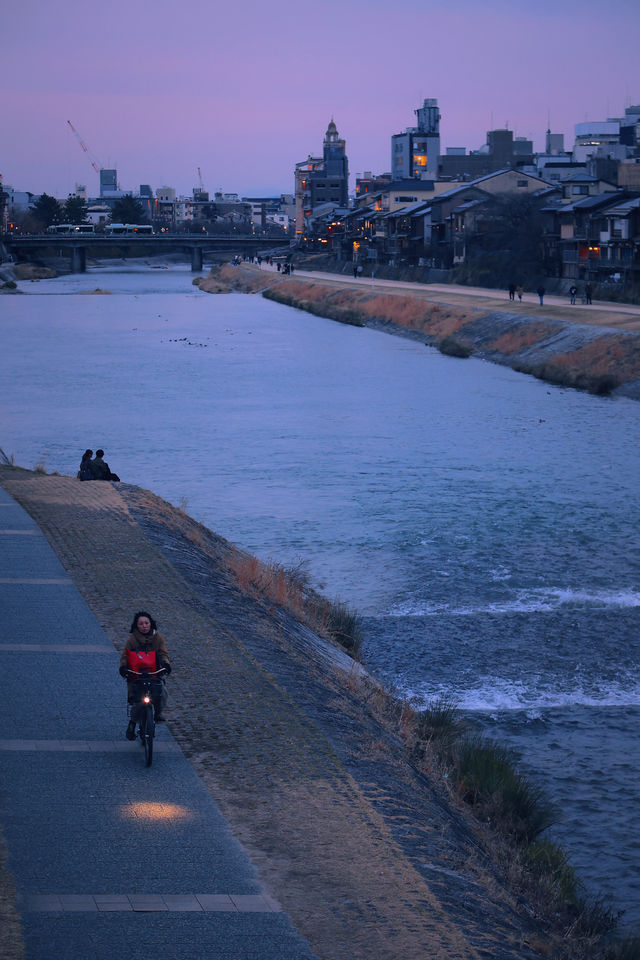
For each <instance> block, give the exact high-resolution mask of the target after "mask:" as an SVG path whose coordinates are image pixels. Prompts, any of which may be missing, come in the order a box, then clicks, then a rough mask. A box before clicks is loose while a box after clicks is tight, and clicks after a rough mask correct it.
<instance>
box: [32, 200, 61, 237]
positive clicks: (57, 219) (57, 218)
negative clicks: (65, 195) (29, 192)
mask: <svg viewBox="0 0 640 960" xmlns="http://www.w3.org/2000/svg"><path fill="white" fill-rule="evenodd" d="M29 209H30V210H31V212H32V213H33V216H34V218H35V219H36V220H37V222H38V225H39V227H40V229H43V230H44V229H46V227H50V226H51V224H52V223H62V207H61V206H60V204H59V203H58V201H57V200H56V198H55V197H50V196H49V194H48V193H42V194H41V195H40V196H39V197H38V199H37V200H36V202H35V203H34V204H32V205H31V207H30V208H29Z"/></svg>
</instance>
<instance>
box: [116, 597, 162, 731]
mask: <svg viewBox="0 0 640 960" xmlns="http://www.w3.org/2000/svg"><path fill="white" fill-rule="evenodd" d="M156 670H164V674H163V676H168V674H170V673H171V663H170V662H169V654H168V653H167V648H166V645H165V642H164V637H163V636H162V634H160V633H158V628H157V625H156V622H155V620H154V619H153V617H152V616H151V614H150V613H147V612H146V610H139V611H138V613H136V614H135V615H134V618H133V623H132V624H131V633H130V635H129V638H128V640H127V642H126V643H125V645H124V650H123V651H122V655H121V657H120V676H121V677H124V678H125V679H126V681H127V695H128V701H129V703H136V702H137V700H136V697H135V683H136V681H135V677H133V676H132V674H136V673H137V674H139V673H141V672H149V673H154V672H155V671H156ZM161 689H162V693H161V697H160V699H159V700H158V702H157V703H154V707H155V719H156V722H158V723H162V721H163V720H164V716H163V714H164V708H165V705H166V702H167V691H166V690H165V687H164V683H163V684H162V688H161ZM125 736H126V738H127V740H135V738H136V721H135V719H133V718H132V719H131V720H130V721H129V725H128V726H127V730H126V733H125Z"/></svg>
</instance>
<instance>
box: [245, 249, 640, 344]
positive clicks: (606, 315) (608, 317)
mask: <svg viewBox="0 0 640 960" xmlns="http://www.w3.org/2000/svg"><path fill="white" fill-rule="evenodd" d="M260 269H261V270H263V271H269V272H276V271H277V267H276V266H269V264H267V263H266V261H263V263H262V264H261V267H260ZM300 277H303V278H304V279H306V280H315V281H317V282H319V283H330V284H332V285H345V284H346V285H351V286H353V287H356V288H358V287H359V288H362V287H365V288H367V287H368V288H369V289H370V290H372V291H377V292H378V293H380V292H381V291H383V290H387V291H389V292H397V293H403V294H411V295H412V296H417V297H420V298H422V299H425V300H429V301H432V302H438V303H447V304H450V305H451V306H466V307H469V306H473V307H474V308H477V309H481V310H487V311H494V310H500V311H503V312H505V311H506V312H509V313H518V312H523V313H525V315H526V316H528V317H532V316H533V317H537V316H540V317H546V318H550V319H556V320H563V321H565V322H573V323H580V324H587V325H593V326H602V327H614V328H616V329H620V330H628V331H640V306H635V305H633V304H628V303H614V302H612V301H609V300H594V301H593V303H592V304H582V303H576V304H573V305H572V304H570V303H569V297H568V296H558V295H556V294H549V295H545V297H544V304H543V306H540V304H539V302H538V296H537V294H535V293H534V292H532V291H525V293H524V295H523V299H522V302H520V301H519V300H518V299H517V298H516V300H509V294H508V292H507V291H506V290H495V289H493V290H491V289H487V288H486V287H467V286H462V285H460V284H449V283H417V282H415V281H408V280H385V279H381V278H379V277H377V276H376V275H375V270H374V272H373V276H372V274H371V268H370V266H367V267H365V270H364V272H363V274H362V275H361V276H358V277H354V276H353V275H352V274H342V273H325V272H323V271H321V270H317V271H316V270H304V269H300V270H299V269H297V268H295V269H294V273H293V278H294V279H295V278H300ZM284 279H285V277H284V276H283V280H284ZM287 279H288V278H287Z"/></svg>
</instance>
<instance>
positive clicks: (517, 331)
mask: <svg viewBox="0 0 640 960" xmlns="http://www.w3.org/2000/svg"><path fill="white" fill-rule="evenodd" d="M557 329H558V328H557V326H552V325H551V324H549V323H543V322H541V321H531V322H529V323H527V324H526V325H521V326H518V327H514V328H513V329H512V330H508V331H507V332H506V333H503V334H502V335H501V336H499V337H497V338H496V339H495V340H494V341H493V343H490V344H488V347H489V349H491V350H497V351H498V353H505V354H512V353H519V352H520V350H524V349H526V348H527V347H531V346H533V344H534V343H539V342H540V341H541V340H546V338H547V337H550V336H551V335H552V334H553V333H556V332H557Z"/></svg>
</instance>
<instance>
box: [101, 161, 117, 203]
mask: <svg viewBox="0 0 640 960" xmlns="http://www.w3.org/2000/svg"><path fill="white" fill-rule="evenodd" d="M118 193H119V191H118V171H117V170H105V169H104V168H103V169H102V170H100V196H101V197H109V196H111V197H112V196H114V195H116V196H117V195H118Z"/></svg>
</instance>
